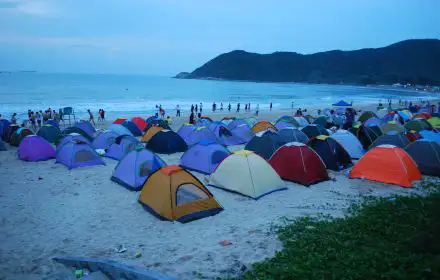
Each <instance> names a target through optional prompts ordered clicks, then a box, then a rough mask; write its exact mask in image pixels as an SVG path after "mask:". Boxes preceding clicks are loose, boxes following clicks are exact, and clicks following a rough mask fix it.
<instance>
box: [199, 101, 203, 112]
mask: <svg viewBox="0 0 440 280" xmlns="http://www.w3.org/2000/svg"><path fill="white" fill-rule="evenodd" d="M199 108H200V110H199V111H200V113H201V112H202V111H203V106H202V102H200V106H199Z"/></svg>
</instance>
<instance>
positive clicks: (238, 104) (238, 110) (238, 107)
mask: <svg viewBox="0 0 440 280" xmlns="http://www.w3.org/2000/svg"><path fill="white" fill-rule="evenodd" d="M237 113H240V102H239V103H237Z"/></svg>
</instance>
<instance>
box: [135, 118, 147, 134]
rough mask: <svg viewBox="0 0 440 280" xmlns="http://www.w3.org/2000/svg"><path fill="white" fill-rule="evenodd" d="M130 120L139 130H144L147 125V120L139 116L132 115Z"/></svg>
mask: <svg viewBox="0 0 440 280" xmlns="http://www.w3.org/2000/svg"><path fill="white" fill-rule="evenodd" d="M131 121H132V122H133V123H135V124H136V126H137V127H138V128H139V130H140V131H144V129H145V127H146V126H147V122H146V121H145V120H144V119H143V118H141V117H134V118H132V119H131Z"/></svg>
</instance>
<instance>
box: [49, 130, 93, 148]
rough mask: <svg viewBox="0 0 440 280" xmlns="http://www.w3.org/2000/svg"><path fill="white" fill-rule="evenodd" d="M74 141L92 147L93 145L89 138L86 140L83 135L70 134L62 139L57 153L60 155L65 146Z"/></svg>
mask: <svg viewBox="0 0 440 280" xmlns="http://www.w3.org/2000/svg"><path fill="white" fill-rule="evenodd" d="M72 141H76V142H83V143H86V144H88V145H90V146H92V143H90V141H89V140H88V139H87V138H85V137H84V136H83V135H81V134H79V133H70V134H67V135H65V136H63V137H62V138H61V140H60V141H59V143H58V145H57V148H56V152H57V153H58V150H59V149H60V148H61V147H62V146H63V145H64V144H66V143H69V142H72Z"/></svg>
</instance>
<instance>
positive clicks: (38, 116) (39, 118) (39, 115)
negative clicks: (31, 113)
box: [36, 111, 43, 128]
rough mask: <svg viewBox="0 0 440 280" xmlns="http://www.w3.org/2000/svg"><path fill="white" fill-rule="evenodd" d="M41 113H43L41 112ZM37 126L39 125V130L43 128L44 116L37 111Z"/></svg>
mask: <svg viewBox="0 0 440 280" xmlns="http://www.w3.org/2000/svg"><path fill="white" fill-rule="evenodd" d="M40 112H41V111H40ZM36 114H37V124H38V128H41V122H42V121H43V116H41V114H40V113H39V112H38V111H37V112H36Z"/></svg>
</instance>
